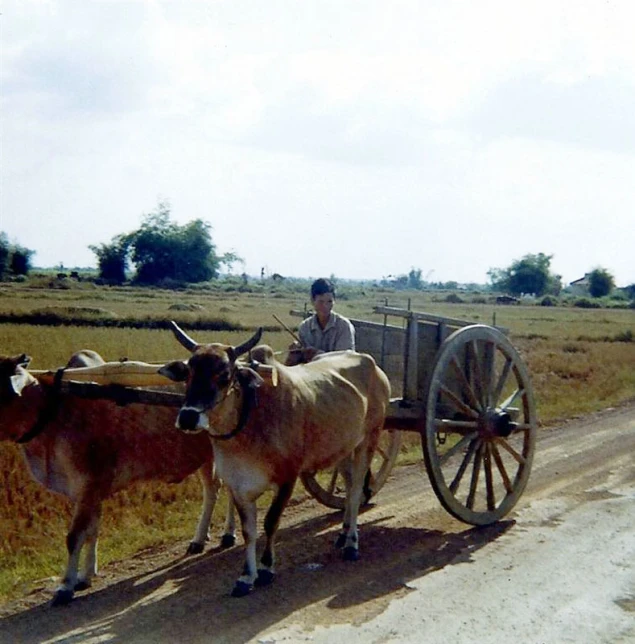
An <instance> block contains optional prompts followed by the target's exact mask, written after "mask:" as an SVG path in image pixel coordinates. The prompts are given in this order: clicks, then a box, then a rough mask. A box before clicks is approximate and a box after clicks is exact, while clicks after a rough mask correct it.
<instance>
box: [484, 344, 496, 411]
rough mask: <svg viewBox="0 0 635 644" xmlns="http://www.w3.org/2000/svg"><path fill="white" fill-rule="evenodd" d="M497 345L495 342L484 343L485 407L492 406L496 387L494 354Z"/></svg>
mask: <svg viewBox="0 0 635 644" xmlns="http://www.w3.org/2000/svg"><path fill="white" fill-rule="evenodd" d="M495 351H496V347H495V345H494V343H493V342H485V343H484V345H483V385H484V389H485V392H484V394H485V407H491V406H492V397H493V396H492V394H493V387H494V355H495Z"/></svg>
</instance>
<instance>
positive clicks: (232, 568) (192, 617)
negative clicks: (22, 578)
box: [0, 512, 514, 644]
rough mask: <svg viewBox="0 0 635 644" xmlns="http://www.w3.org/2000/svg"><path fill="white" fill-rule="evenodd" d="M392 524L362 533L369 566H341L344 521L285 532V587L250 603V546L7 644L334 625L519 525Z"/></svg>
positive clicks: (40, 624)
mask: <svg viewBox="0 0 635 644" xmlns="http://www.w3.org/2000/svg"><path fill="white" fill-rule="evenodd" d="M390 520H391V517H382V518H380V519H378V520H376V521H368V522H364V523H363V524H362V526H361V552H362V559H361V560H360V561H358V562H356V563H350V562H344V561H342V560H341V558H340V554H339V552H338V551H337V550H335V548H334V547H333V541H334V539H335V536H336V534H337V531H338V529H339V526H340V521H341V515H340V513H338V512H332V513H329V514H326V515H322V516H320V517H316V518H313V519H311V520H309V521H306V522H301V523H297V524H295V525H290V526H287V527H284V528H283V529H281V530H280V532H279V538H278V560H279V566H278V577H277V579H276V580H275V582H274V583H273V584H272V585H271V586H269V587H266V588H260V589H257V590H256V591H255V592H254V593H253V594H252V595H250V596H248V597H245V598H242V599H235V598H232V597H230V595H229V592H230V590H231V588H232V586H233V583H234V581H235V579H236V577H237V576H238V574H239V572H240V570H241V568H242V563H243V553H244V551H243V547H242V545H239V546H237V547H235V548H232V549H230V550H220V549H218V548H215V549H212V550H210V551H208V552H206V553H204V554H202V555H200V556H197V557H191V558H182V559H180V560H177V561H175V562H173V563H171V564H170V565H166V566H163V567H159V568H157V569H155V570H153V571H152V572H150V573H147V574H142V575H136V576H131V577H129V578H127V579H125V580H124V581H121V582H118V583H114V584H112V585H109V586H107V587H105V588H103V589H98V590H94V591H93V592H88V593H86V594H84V595H78V597H77V598H76V599H75V601H74V602H73V603H72V604H71V605H70V606H68V607H64V608H56V609H53V608H50V607H49V605H48V604H46V605H40V606H37V607H35V608H32V609H29V610H25V611H23V612H21V613H17V614H14V615H11V616H9V617H6V618H4V619H3V620H2V622H1V623H0V642H5V641H6V642H20V643H21V644H31V643H33V644H34V643H36V642H37V643H38V644H41V643H43V642H50V643H52V642H87V641H90V642H126V643H128V642H154V643H155V644H157V643H162V642H178V641H180V642H188V643H195V642H210V641H213V642H214V643H215V644H216V643H223V642H245V641H247V640H249V639H251V638H252V637H254V636H256V635H257V634H258V633H261V632H262V631H263V630H266V629H267V628H270V627H271V626H273V625H275V624H277V623H278V622H280V621H281V620H283V619H284V618H285V617H287V616H289V615H290V614H292V613H294V612H295V611H299V610H301V609H303V608H305V607H307V606H311V605H313V604H315V603H319V602H321V603H322V604H323V605H324V607H325V609H326V610H327V611H333V615H335V613H336V611H341V612H343V611H345V609H346V608H350V607H355V606H359V605H361V604H364V603H365V602H369V601H371V600H374V599H377V598H380V597H387V598H389V597H391V596H393V595H395V594H396V593H399V592H407V591H408V585H407V584H408V582H409V581H411V580H413V579H417V578H420V577H422V576H424V575H426V574H429V573H430V572H432V571H435V570H439V569H440V568H443V567H445V566H448V565H456V564H459V563H468V562H470V561H471V559H472V555H473V553H474V552H476V551H477V550H479V549H480V548H482V547H483V546H485V545H487V544H488V543H491V542H492V541H494V540H495V539H497V538H498V537H500V536H501V535H502V534H504V533H505V532H507V531H508V530H509V529H510V528H511V527H512V526H513V525H514V522H513V521H504V522H500V523H497V524H495V525H492V526H489V527H485V528H469V529H466V530H464V531H462V532H458V533H452V532H443V531H439V530H428V529H421V528H406V527H391V526H390V525H387V524H388V523H390Z"/></svg>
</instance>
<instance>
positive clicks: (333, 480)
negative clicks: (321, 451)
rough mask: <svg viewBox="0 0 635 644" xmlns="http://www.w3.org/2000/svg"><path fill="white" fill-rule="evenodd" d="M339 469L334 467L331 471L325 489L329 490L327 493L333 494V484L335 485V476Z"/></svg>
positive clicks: (337, 474)
mask: <svg viewBox="0 0 635 644" xmlns="http://www.w3.org/2000/svg"><path fill="white" fill-rule="evenodd" d="M339 473H340V469H339V467H334V468H333V472H332V473H331V480H330V481H329V484H328V486H327V488H326V489H327V490H328V491H329V494H333V492H334V491H335V486H336V485H337V477H338V476H339Z"/></svg>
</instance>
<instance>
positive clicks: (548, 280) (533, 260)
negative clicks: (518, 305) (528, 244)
mask: <svg viewBox="0 0 635 644" xmlns="http://www.w3.org/2000/svg"><path fill="white" fill-rule="evenodd" d="M552 257H553V255H545V254H544V253H538V254H537V255H531V254H529V255H525V256H524V257H523V258H522V259H517V260H515V261H514V262H513V263H512V264H511V266H509V267H508V268H505V269H501V268H491V269H490V270H489V271H488V272H487V274H488V276H489V278H490V282H491V283H492V286H493V288H494V289H496V290H500V291H503V292H505V293H511V294H512V295H521V294H523V293H533V294H535V295H537V296H541V295H544V294H545V293H553V294H555V295H557V294H558V293H559V292H560V289H561V288H562V281H561V277H560V276H559V275H554V274H552V273H551V271H550V266H551V259H552Z"/></svg>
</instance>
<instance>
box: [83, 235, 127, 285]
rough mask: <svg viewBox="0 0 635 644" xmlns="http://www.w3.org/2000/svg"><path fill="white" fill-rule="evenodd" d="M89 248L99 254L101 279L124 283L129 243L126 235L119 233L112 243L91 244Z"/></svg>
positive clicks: (98, 261)
mask: <svg viewBox="0 0 635 644" xmlns="http://www.w3.org/2000/svg"><path fill="white" fill-rule="evenodd" d="M89 248H90V250H92V251H93V253H95V255H97V265H98V267H99V277H101V279H103V280H106V281H107V282H112V283H114V284H123V282H125V281H126V266H127V264H128V252H129V243H128V240H127V238H126V237H125V236H122V235H119V236H117V237H115V238H114V239H113V240H112V242H111V243H110V244H100V245H99V246H89Z"/></svg>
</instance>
